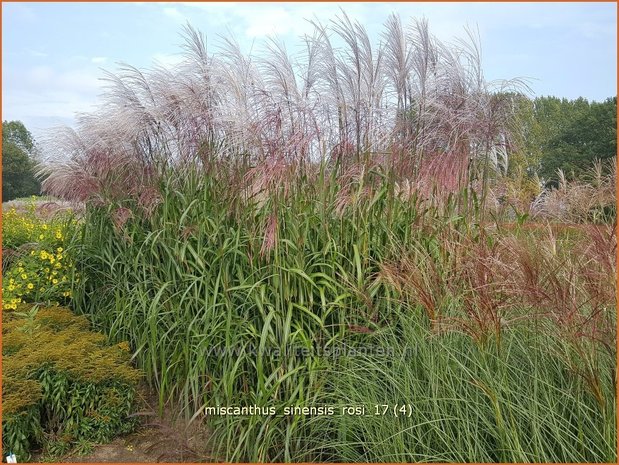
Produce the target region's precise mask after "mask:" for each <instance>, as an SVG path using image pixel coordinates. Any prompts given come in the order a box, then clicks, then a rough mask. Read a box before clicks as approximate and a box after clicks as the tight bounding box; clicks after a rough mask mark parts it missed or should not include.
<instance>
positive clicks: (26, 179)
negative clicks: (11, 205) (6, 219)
mask: <svg viewBox="0 0 619 465" xmlns="http://www.w3.org/2000/svg"><path fill="white" fill-rule="evenodd" d="M35 164H36V146H35V142H34V139H33V137H32V134H30V132H29V131H28V130H27V129H26V127H25V126H24V124H23V123H22V122H21V121H4V122H3V123H2V201H3V202H6V201H8V200H13V199H15V198H18V197H27V196H29V195H35V194H39V193H40V192H41V183H40V181H39V180H38V179H37V178H36V177H35V175H34V172H35Z"/></svg>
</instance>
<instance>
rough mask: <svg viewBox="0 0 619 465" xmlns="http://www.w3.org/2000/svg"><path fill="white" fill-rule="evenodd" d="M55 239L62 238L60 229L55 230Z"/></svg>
mask: <svg viewBox="0 0 619 465" xmlns="http://www.w3.org/2000/svg"><path fill="white" fill-rule="evenodd" d="M56 239H62V233H61V232H60V231H57V232H56Z"/></svg>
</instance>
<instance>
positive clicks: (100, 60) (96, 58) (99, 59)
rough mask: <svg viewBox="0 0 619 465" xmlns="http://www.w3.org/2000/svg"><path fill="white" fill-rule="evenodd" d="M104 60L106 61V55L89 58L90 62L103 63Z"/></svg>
mask: <svg viewBox="0 0 619 465" xmlns="http://www.w3.org/2000/svg"><path fill="white" fill-rule="evenodd" d="M106 61H107V57H92V58H91V59H90V62H91V63H95V64H101V63H105V62H106Z"/></svg>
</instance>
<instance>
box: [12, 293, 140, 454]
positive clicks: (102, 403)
mask: <svg viewBox="0 0 619 465" xmlns="http://www.w3.org/2000/svg"><path fill="white" fill-rule="evenodd" d="M18 309H19V311H18V312H15V311H13V312H11V311H4V312H3V325H2V334H3V347H2V362H3V363H2V380H3V392H2V405H3V412H2V413H3V418H2V450H3V453H4V454H5V455H6V454H8V453H10V452H13V453H15V454H16V455H17V457H18V459H19V460H20V461H26V460H27V459H28V457H29V456H30V454H31V453H32V452H33V451H35V450H41V449H42V450H43V451H44V452H50V453H54V452H58V451H68V450H70V448H71V447H72V445H75V444H76V443H77V442H79V441H91V442H102V441H107V440H109V439H111V438H112V437H114V436H116V435H118V434H121V433H126V432H129V431H131V430H132V429H133V428H134V427H135V425H136V422H135V420H134V419H133V418H130V414H131V413H134V412H135V409H136V396H137V382H138V380H139V379H140V376H141V375H140V372H139V371H137V370H136V369H134V368H133V367H132V366H131V365H130V363H129V353H128V351H127V350H126V346H125V345H122V344H119V345H115V346H110V345H108V344H106V342H105V336H103V335H102V334H100V333H94V332H92V331H90V330H89V323H88V321H87V320H86V319H85V318H84V317H81V316H76V315H74V314H73V313H72V312H71V311H70V310H68V309H66V308H62V307H42V308H37V307H34V306H27V305H23V304H22V305H20V306H19V308H18Z"/></svg>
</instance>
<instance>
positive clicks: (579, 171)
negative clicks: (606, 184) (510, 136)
mask: <svg viewBox="0 0 619 465" xmlns="http://www.w3.org/2000/svg"><path fill="white" fill-rule="evenodd" d="M517 103H518V115H519V121H518V124H519V125H520V132H519V134H520V145H519V147H520V151H519V152H518V154H517V155H518V156H512V158H511V160H512V161H513V162H514V164H512V166H511V168H512V169H511V170H510V171H511V172H517V171H522V169H520V170H519V169H518V168H522V167H524V168H526V171H527V172H528V173H536V174H538V175H539V176H540V177H541V178H542V179H544V180H545V182H546V183H550V184H553V183H554V182H556V181H557V179H558V175H557V171H558V170H559V169H560V170H562V171H563V172H564V174H565V176H566V178H567V179H580V178H582V177H583V176H584V175H585V173H587V172H589V171H590V169H591V168H592V167H593V164H594V163H595V160H597V159H599V160H602V161H605V160H609V159H612V158H613V157H615V156H616V154H617V141H616V138H617V98H616V97H611V98H608V99H606V100H605V101H604V102H589V101H588V100H586V99H584V98H578V99H576V100H568V99H565V98H563V99H560V98H557V97H537V98H536V99H534V100H529V99H527V98H525V97H520V99H519V100H518V102H517ZM604 166H606V168H607V169H609V168H610V165H609V164H608V163H606V164H604Z"/></svg>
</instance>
